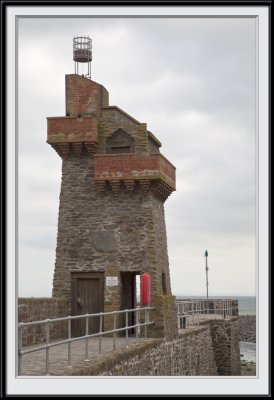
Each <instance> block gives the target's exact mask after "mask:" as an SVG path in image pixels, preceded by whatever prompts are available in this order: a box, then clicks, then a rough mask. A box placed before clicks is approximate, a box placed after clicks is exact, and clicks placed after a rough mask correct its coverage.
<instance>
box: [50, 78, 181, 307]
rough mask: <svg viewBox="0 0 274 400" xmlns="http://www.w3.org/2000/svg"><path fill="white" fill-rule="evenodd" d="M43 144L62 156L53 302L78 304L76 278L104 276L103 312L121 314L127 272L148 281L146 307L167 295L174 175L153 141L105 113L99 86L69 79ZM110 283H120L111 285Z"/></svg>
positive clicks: (133, 123) (122, 117) (112, 111)
mask: <svg viewBox="0 0 274 400" xmlns="http://www.w3.org/2000/svg"><path fill="white" fill-rule="evenodd" d="M47 142H48V143H49V144H50V145H51V146H52V147H53V148H54V149H55V150H56V151H57V153H58V154H59V155H60V156H61V157H62V184H61V193H60V206H59V219H58V235H57V248H56V262H55V271H54V280H53V297H62V298H65V299H67V301H68V302H69V303H71V302H73V301H75V300H73V299H72V273H76V272H78V273H79V272H85V273H90V272H92V273H96V272H97V273H98V272H100V273H103V276H104V302H103V303H104V308H103V310H101V311H105V312H107V311H113V310H119V309H121V306H122V276H121V274H122V273H125V272H127V273H130V272H132V273H133V274H135V275H138V274H142V273H144V272H147V273H149V274H150V275H151V278H152V279H151V281H152V288H151V294H152V302H151V306H154V303H155V301H156V300H155V299H156V298H157V296H170V295H171V287H170V276H169V265H168V254H167V238H166V226H165V215H164V202H165V200H166V199H167V197H168V196H169V195H170V194H171V192H172V191H174V190H175V168H174V166H173V165H172V164H171V163H170V162H169V161H168V160H166V159H165V158H164V157H163V156H162V154H161V153H160V150H159V148H160V146H161V143H160V142H159V141H158V139H157V138H156V137H155V136H154V135H153V134H152V133H151V132H149V131H148V130H147V127H146V124H144V123H140V122H138V121H137V120H135V119H134V118H132V117H131V116H129V115H128V114H127V113H125V112H124V111H123V110H121V109H119V108H118V107H116V106H109V104H108V92H107V91H106V89H105V88H104V87H103V86H102V85H99V84H97V83H96V82H93V81H91V80H89V79H86V78H84V77H81V76H79V75H74V74H73V75H66V117H50V118H48V140H47ZM107 277H115V278H117V280H118V284H117V285H114V286H108V285H107V284H106V278H107ZM90 295H91V296H92V293H91V294H90ZM133 305H134V303H133ZM71 307H73V304H72V303H71Z"/></svg>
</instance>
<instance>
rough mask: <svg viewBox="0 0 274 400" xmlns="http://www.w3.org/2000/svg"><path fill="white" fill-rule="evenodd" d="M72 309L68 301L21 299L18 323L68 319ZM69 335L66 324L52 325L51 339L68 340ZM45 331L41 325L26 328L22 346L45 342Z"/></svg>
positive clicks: (23, 333)
mask: <svg viewBox="0 0 274 400" xmlns="http://www.w3.org/2000/svg"><path fill="white" fill-rule="evenodd" d="M69 314H70V307H69V304H68V301H67V300H66V299H60V298H54V299H53V298H48V297H40V298H34V297H30V298H23V297H21V298H19V299H18V322H32V321H44V320H45V319H50V318H61V317H67V316H68V315H69ZM67 334H68V331H67V323H66V322H56V323H54V324H50V338H51V339H58V338H66V337H67ZM45 338H46V336H45V329H44V327H43V326H41V325H33V326H26V327H24V328H23V332H22V345H23V346H29V345H32V344H37V343H43V342H45Z"/></svg>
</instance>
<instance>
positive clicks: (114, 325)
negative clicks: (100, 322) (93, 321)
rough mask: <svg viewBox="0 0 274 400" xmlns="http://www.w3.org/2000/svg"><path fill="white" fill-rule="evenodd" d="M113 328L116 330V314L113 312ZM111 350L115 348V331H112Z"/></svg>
mask: <svg viewBox="0 0 274 400" xmlns="http://www.w3.org/2000/svg"><path fill="white" fill-rule="evenodd" d="M113 330H114V331H115V330H116V314H114V319H113ZM113 350H116V332H114V333H113Z"/></svg>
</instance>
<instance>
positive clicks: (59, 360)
mask: <svg viewBox="0 0 274 400" xmlns="http://www.w3.org/2000/svg"><path fill="white" fill-rule="evenodd" d="M198 318H199V323H200V322H202V321H207V320H212V319H223V317H222V315H220V314H203V315H200V316H199V317H198V316H197V315H195V317H194V318H193V317H192V316H191V317H189V318H188V321H187V324H186V330H188V329H195V328H197V327H198V325H199V323H198ZM180 331H182V330H181V329H180ZM183 331H184V329H183ZM142 340H145V339H139V341H142ZM59 341H60V340H59ZM56 342H57V341H56ZM52 343H53V342H52ZM135 343H137V340H136V337H135V336H134V337H129V338H128V346H132V345H134V344H135ZM35 347H41V345H36V346H26V347H23V349H22V350H23V351H25V350H27V349H31V348H35ZM125 347H126V339H125V337H122V338H121V337H117V338H116V349H117V350H118V349H122V348H125ZM85 350H86V340H79V341H75V342H72V343H71V364H72V365H76V364H77V363H79V362H81V361H83V360H85ZM113 350H114V347H113V338H111V337H104V336H103V337H102V352H101V354H108V353H111V352H112V351H113ZM98 356H99V338H97V337H96V338H90V339H88V359H89V360H92V359H93V358H95V357H98ZM68 368H69V367H68V344H62V345H60V346H56V347H52V348H50V350H49V375H50V374H55V373H58V374H59V375H60V373H62V372H63V371H67V369H68ZM45 374H46V350H45V349H43V350H39V351H35V352H32V353H28V354H24V355H23V356H22V358H21V373H20V376H42V375H45Z"/></svg>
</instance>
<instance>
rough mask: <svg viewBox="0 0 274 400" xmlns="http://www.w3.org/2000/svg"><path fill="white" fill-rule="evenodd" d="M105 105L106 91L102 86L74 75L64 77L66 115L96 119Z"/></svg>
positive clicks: (106, 100) (106, 101) (106, 99)
mask: <svg viewBox="0 0 274 400" xmlns="http://www.w3.org/2000/svg"><path fill="white" fill-rule="evenodd" d="M107 103H108V96H107V91H106V90H105V88H103V86H102V85H99V84H98V83H96V82H93V81H91V80H90V79H87V78H84V77H81V76H79V75H76V74H73V75H66V114H67V113H69V114H70V116H77V115H78V114H80V115H94V116H97V117H98V116H99V114H100V113H101V108H102V107H107V106H108V104H107Z"/></svg>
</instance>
